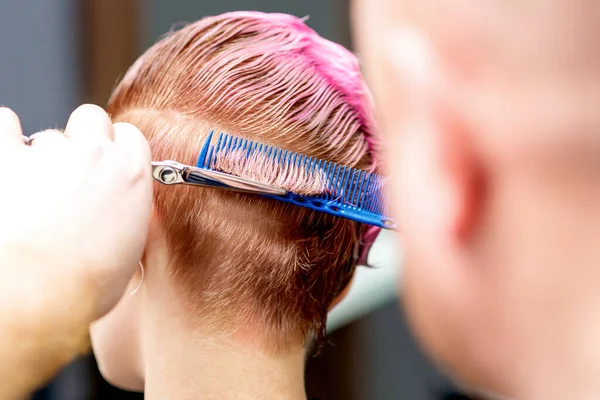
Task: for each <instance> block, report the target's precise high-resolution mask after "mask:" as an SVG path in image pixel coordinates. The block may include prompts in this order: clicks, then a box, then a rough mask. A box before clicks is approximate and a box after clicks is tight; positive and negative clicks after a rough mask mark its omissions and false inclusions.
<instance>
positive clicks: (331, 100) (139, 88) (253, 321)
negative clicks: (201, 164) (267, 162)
mask: <svg viewBox="0 0 600 400" xmlns="http://www.w3.org/2000/svg"><path fill="white" fill-rule="evenodd" d="M108 111H109V113H110V114H111V115H112V118H113V119H114V120H115V121H126V122H131V123H133V124H135V125H137V126H138V127H139V128H140V129H141V130H142V132H144V134H145V135H146V136H147V138H148V140H149V142H150V145H151V148H152V152H153V159H155V160H163V159H169V160H176V161H178V162H181V163H185V164H188V165H194V164H195V162H196V158H197V156H198V153H199V150H200V146H201V143H202V142H203V140H204V139H205V138H206V136H207V135H208V133H209V132H210V131H211V130H214V131H216V132H219V131H223V132H227V133H230V134H233V135H236V136H240V137H246V138H250V139H252V140H257V141H260V142H264V143H267V144H270V145H274V146H277V147H282V148H284V149H288V150H293V151H297V152H300V153H303V154H306V155H310V156H315V157H318V158H322V159H325V160H330V161H333V162H337V163H341V164H344V165H348V166H353V167H357V168H362V169H366V170H371V171H372V170H374V169H375V163H374V158H373V157H374V155H373V143H372V136H371V135H372V134H373V130H374V127H373V122H372V115H371V109H370V104H369V102H368V97H367V93H366V92H365V88H364V87H363V84H362V81H361V76H360V73H359V69H358V63H357V60H356V59H355V57H354V56H353V55H352V54H351V53H350V52H348V51H347V50H345V49H344V48H342V47H341V46H338V45H336V44H333V43H331V42H329V41H327V40H325V39H323V38H321V37H319V36H318V35H317V34H316V33H315V32H314V31H312V30H311V29H310V28H308V27H307V26H306V25H305V24H304V23H303V22H302V20H300V19H298V18H295V17H292V16H288V15H282V14H262V13H255V12H236V13H229V14H224V15H220V16H216V17H209V18H204V19H202V20H200V21H198V22H196V23H193V24H191V25H189V26H187V27H185V28H183V29H182V30H179V31H176V32H173V33H171V34H169V35H168V36H166V37H165V38H164V39H162V40H161V41H160V42H159V43H157V44H156V45H154V46H153V47H152V48H151V49H150V50H148V51H147V52H146V53H145V54H144V55H143V56H142V57H140V59H139V60H138V61H137V62H136V63H135V64H134V65H133V66H132V68H131V69H130V70H129V72H128V73H127V74H126V76H125V77H124V79H123V80H122V81H121V83H120V84H119V85H118V87H117V88H116V90H115V91H114V93H113V96H112V98H111V100H110V103H109V108H108ZM270 173H271V171H259V173H258V175H264V176H266V177H268V176H269V174H270ZM300 186H302V185H299V186H298V187H300ZM307 186H308V187H310V182H307ZM299 190H300V189H299ZM155 209H156V211H157V214H158V217H159V219H160V223H161V225H162V228H163V230H164V232H165V235H166V238H167V243H168V247H169V254H170V256H169V264H170V265H169V270H170V271H171V273H172V276H173V277H174V281H175V282H176V283H177V286H178V287H179V288H180V292H181V297H182V299H183V301H184V304H185V305H186V308H187V310H188V312H189V315H190V320H198V319H200V320H203V321H210V323H211V324H212V325H213V326H217V327H219V328H220V329H223V330H230V329H233V328H234V327H238V326H246V327H250V329H254V330H255V331H257V332H261V335H262V337H261V338H260V340H261V341H263V342H264V343H269V344H271V345H272V346H275V347H276V348H281V347H285V346H287V345H288V344H290V343H304V340H305V339H306V338H307V337H308V336H309V335H311V334H316V335H318V336H322V335H323V333H324V327H325V321H326V316H327V311H328V308H329V307H330V305H331V303H332V301H333V300H334V298H335V297H336V296H337V295H338V294H339V293H340V292H341V291H342V290H343V289H344V287H345V286H346V285H347V283H348V282H349V280H350V278H351V275H352V273H353V271H354V268H355V266H356V263H357V255H358V252H359V247H360V245H361V244H360V239H361V237H362V234H363V231H364V228H363V227H362V226H360V225H359V224H357V223H354V222H352V221H347V220H342V219H339V218H336V217H332V216H328V215H324V214H321V213H317V212H314V211H311V210H308V209H303V208H298V207H294V206H291V205H287V204H283V203H280V202H276V201H274V200H270V199H265V198H262V197H259V196H252V195H244V194H236V193H231V192H224V191H219V190H211V189H204V188H199V187H163V186H159V185H157V186H156V190H155Z"/></svg>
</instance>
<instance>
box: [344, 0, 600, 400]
mask: <svg viewBox="0 0 600 400" xmlns="http://www.w3.org/2000/svg"><path fill="white" fill-rule="evenodd" d="M355 3H356V5H357V7H358V8H357V9H356V14H355V16H356V22H357V23H358V26H359V29H358V31H357V32H358V35H357V37H358V39H359V42H360V43H359V44H360V49H359V50H360V52H361V54H362V55H363V56H365V69H366V71H367V75H368V77H369V78H370V83H371V84H372V85H371V87H372V88H373V91H374V95H375V99H376V100H377V105H378V106H379V107H380V108H379V109H378V111H379V112H380V115H381V116H382V117H383V119H382V127H383V128H384V129H383V130H384V136H385V137H386V138H387V140H388V141H389V143H388V145H387V146H386V147H385V150H387V151H388V156H389V164H390V166H391V170H390V178H391V179H392V181H393V185H391V186H392V187H394V189H395V190H396V192H395V193H394V194H395V205H396V210H397V212H398V215H397V216H396V218H397V219H398V220H399V221H401V224H402V232H403V244H404V245H405V246H406V250H407V253H408V254H410V255H411V258H412V259H411V262H410V263H407V267H406V275H405V276H403V280H402V284H403V292H402V294H403V298H404V300H405V301H406V304H407V308H408V310H409V313H410V316H411V318H412V321H413V323H414V326H415V327H416V328H417V329H418V333H419V335H420V338H421V339H422V341H423V343H424V344H425V346H426V348H427V349H428V350H430V351H431V352H432V353H433V355H434V356H435V358H437V359H439V361H440V362H442V363H443V364H444V365H445V366H446V367H448V368H450V369H451V370H453V371H454V372H455V373H456V374H457V375H458V376H459V377H460V378H463V379H465V380H466V381H467V383H469V384H472V385H475V386H486V387H488V388H492V389H493V390H496V391H501V392H503V393H508V394H511V395H515V397H519V398H567V397H568V398H576V397H577V396H575V395H573V392H572V390H573V388H575V387H581V386H585V385H580V384H579V380H580V379H585V378H583V377H585V376H587V377H588V378H589V377H590V376H589V375H587V372H585V371H584V370H583V369H582V368H581V365H582V364H584V363H587V361H583V362H582V360H581V359H578V360H576V358H577V357H579V356H577V354H581V353H580V349H581V348H583V347H580V346H587V345H588V343H586V344H585V345H584V344H582V343H583V342H584V341H583V340H582V337H581V336H579V335H580V333H581V332H583V331H586V335H588V334H589V338H592V337H594V336H595V337H598V334H599V333H600V324H595V323H594V324H590V323H589V321H591V320H593V319H595V318H594V317H591V315H592V314H593V312H592V311H591V310H595V309H597V307H598V304H600V295H599V294H598V293H600V290H599V289H600V286H599V285H598V284H597V282H599V279H600V273H598V268H597V266H598V262H599V260H600V247H599V246H598V244H597V238H598V237H599V236H600V209H599V208H598V206H597V205H598V204H599V202H600V174H598V171H600V169H599V168H598V165H599V163H598V160H600V135H598V129H600V114H599V113H598V111H597V110H598V107H599V106H600V96H599V95H598V93H599V92H598V83H599V82H600V68H599V67H600V51H599V47H598V45H597V38H598V26H599V25H598V24H599V22H600V4H599V3H597V2H591V1H586V0H575V1H568V0H559V1H551V2H539V1H518V2H506V1H485V2H478V3H476V4H475V3H473V2H469V1H465V0H444V1H436V0H407V1H404V2H397V1H393V0H357V1H356V2H355ZM432 248H435V249H436V250H435V251H431V249H432ZM591 282H595V284H593V283H591ZM558 310H560V311H558ZM584 310H585V311H584ZM583 327H585V329H584V328H583ZM550 331H551V332H552V334H551V335H548V334H547V333H548V332H550ZM578 332H579V333H578ZM595 342H596V340H595V339H594V340H593V341H592V343H594V344H592V345H591V347H595ZM594 357H595V359H596V361H595V363H596V365H598V364H600V353H598V354H596V355H595V356H594ZM582 358H585V357H582ZM515 359H518V360H519V362H518V363H515V361H514V360H515ZM559 359H560V360H561V361H560V362H559V361H558V360H559ZM557 365H560V366H561V367H559V368H556V366H557ZM567 365H569V366H571V365H572V366H573V368H570V367H567ZM575 365H577V366H575ZM566 371H569V372H571V373H570V374H569V373H565V372H566ZM590 371H591V369H590ZM597 372H598V368H596V369H595V373H596V374H597ZM567 375H570V376H569V377H568V379H570V380H571V382H570V387H568V386H562V387H561V388H559V389H558V388H557V387H556V386H554V385H558V384H559V382H564V381H565V379H566V378H567ZM594 376H596V375H594ZM525 387H527V389H531V388H537V389H539V391H535V389H534V391H533V392H528V393H527V392H523V390H524V388H525ZM555 389H558V390H555ZM546 390H547V391H546ZM562 390H564V391H562ZM511 391H512V392H513V393H511ZM544 391H546V392H545V393H544V394H542V393H543V392H544ZM597 396H598V395H597V394H596V395H595V396H591V397H597Z"/></svg>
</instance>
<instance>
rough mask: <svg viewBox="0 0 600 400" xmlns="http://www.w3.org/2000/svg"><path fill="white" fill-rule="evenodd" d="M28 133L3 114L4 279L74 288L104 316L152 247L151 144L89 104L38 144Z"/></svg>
mask: <svg viewBox="0 0 600 400" xmlns="http://www.w3.org/2000/svg"><path fill="white" fill-rule="evenodd" d="M21 135H22V133H21V127H20V124H19V120H18V118H17V116H16V115H15V114H14V113H12V112H11V111H9V110H8V109H2V110H0V166H1V168H0V170H1V171H2V172H3V173H2V182H1V184H2V196H1V197H0V254H1V255H2V258H0V263H1V264H0V265H1V266H2V267H1V268H2V270H1V271H0V274H2V279H0V281H2V282H5V279H4V277H6V276H7V274H10V275H11V276H10V280H11V281H13V282H15V280H17V279H19V277H21V276H24V275H30V274H31V276H29V279H31V280H35V277H36V276H41V277H43V278H44V282H43V287H41V288H40V289H44V290H51V289H52V286H51V284H52V285H59V286H64V285H65V281H67V282H68V281H73V282H76V283H77V285H79V287H80V288H81V289H83V292H84V293H82V297H81V298H80V299H79V300H80V301H79V302H80V303H84V302H85V303H89V304H91V305H93V306H94V307H93V308H92V309H91V310H90V312H91V315H90V318H97V317H100V316H102V315H103V314H105V313H106V312H108V311H109V310H110V309H111V308H112V306H114V305H115V304H116V302H117V301H118V299H119V298H120V297H121V295H122V294H123V291H124V289H125V286H126V285H127V282H128V280H129V278H130V277H131V275H132V273H133V272H134V270H135V268H136V266H137V263H138V261H139V259H140V256H141V254H142V251H143V249H144V245H145V243H146V234H147V227H148V223H149V218H150V211H151V203H152V183H151V182H152V178H151V171H150V151H149V147H148V144H147V142H146V140H145V138H144V137H143V135H142V134H141V133H140V132H139V130H138V129H137V128H135V127H134V126H132V125H129V124H124V123H120V124H115V125H113V124H112V122H111V120H110V119H109V117H108V116H107V115H106V113H105V112H104V111H103V110H102V109H101V108H99V107H96V106H89V105H86V106H82V107H80V108H78V109H77V110H76V111H75V112H73V114H72V115H71V117H70V119H69V122H68V124H67V128H66V130H65V133H64V134H63V133H61V132H58V131H53V130H50V131H44V132H41V133H38V134H36V136H35V139H34V141H33V144H32V145H31V147H28V146H26V145H24V144H23V143H22V139H21ZM6 257H8V258H6ZM6 260H9V261H10V265H7V261H6ZM1 291H2V290H0V292H1ZM73 306H75V305H73Z"/></svg>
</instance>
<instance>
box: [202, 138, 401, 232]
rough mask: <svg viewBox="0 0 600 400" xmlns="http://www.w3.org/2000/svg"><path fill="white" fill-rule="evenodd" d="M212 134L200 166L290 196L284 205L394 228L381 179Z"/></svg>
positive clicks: (205, 147)
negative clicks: (283, 190)
mask: <svg viewBox="0 0 600 400" xmlns="http://www.w3.org/2000/svg"><path fill="white" fill-rule="evenodd" d="M212 137H213V133H212V132H211V133H210V135H209V136H208V138H207V139H206V142H205V143H204V145H203V147H202V151H201V153H200V156H199V157H198V163H197V167H199V168H206V169H210V170H215V171H219V172H224V173H229V174H232V175H237V176H240V177H243V178H247V179H251V180H254V181H257V182H260V183H264V184H268V185H272V186H277V187H280V188H283V189H285V190H286V191H288V194H287V195H286V196H273V195H265V196H266V197H272V198H275V199H277V200H280V201H284V202H288V203H293V204H296V205H298V206H303V207H308V208H312V209H315V210H318V211H323V212H326V213H329V214H333V215H338V216H342V217H346V218H350V219H352V220H355V221H358V222H363V223H368V224H371V225H376V226H381V227H384V228H394V227H395V225H394V223H393V222H392V220H391V219H390V218H389V217H388V215H389V214H388V212H387V209H386V206H385V202H384V198H383V189H384V186H385V182H384V178H383V177H382V176H381V175H378V174H375V173H370V172H367V171H363V170H359V169H355V168H351V167H346V166H343V165H340V164H335V163H332V162H330V161H325V160H320V159H316V158H314V157H309V156H307V155H302V154H299V153H295V152H292V151H289V150H284V149H282V148H278V147H274V146H269V145H267V144H264V143H258V142H254V141H251V140H249V139H242V138H238V137H235V136H232V135H229V134H226V133H221V134H220V135H219V136H218V138H217V139H216V143H214V144H212Z"/></svg>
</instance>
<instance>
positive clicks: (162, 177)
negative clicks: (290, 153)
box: [23, 136, 287, 196]
mask: <svg viewBox="0 0 600 400" xmlns="http://www.w3.org/2000/svg"><path fill="white" fill-rule="evenodd" d="M34 140H35V137H27V136H23V143H25V144H26V145H27V146H31V144H32V143H33V141H34ZM151 164H152V177H153V178H154V179H155V180H156V181H158V182H160V183H162V184H164V185H178V184H182V185H194V186H203V187H214V188H220V189H226V190H233V191H236V192H242V193H256V194H271V195H278V196H285V195H286V193H287V191H286V190H285V189H282V188H279V187H276V186H271V185H266V184H263V183H259V182H255V181H253V180H250V179H246V178H241V177H239V176H235V175H230V174H226V173H223V172H218V171H212V170H209V169H205V168H197V167H192V166H189V165H185V164H181V163H178V162H177V161H152V162H151Z"/></svg>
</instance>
